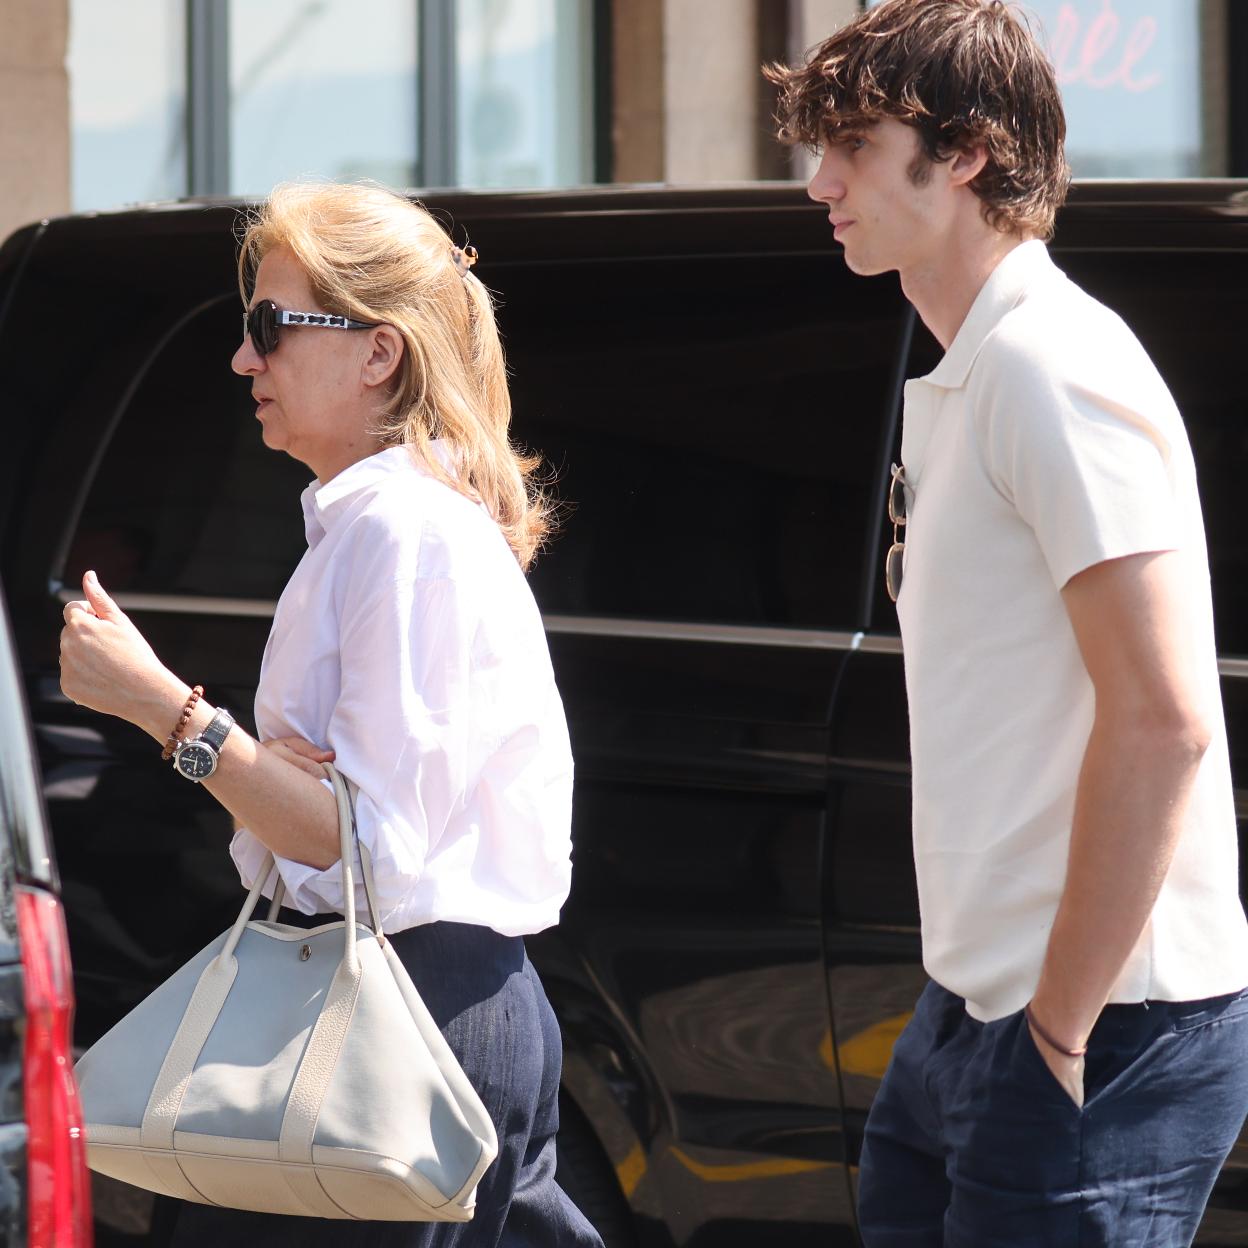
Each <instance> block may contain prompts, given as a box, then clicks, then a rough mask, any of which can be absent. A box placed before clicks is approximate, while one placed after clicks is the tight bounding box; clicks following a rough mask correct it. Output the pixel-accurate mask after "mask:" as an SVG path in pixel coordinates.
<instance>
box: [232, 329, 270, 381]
mask: <svg viewBox="0 0 1248 1248" xmlns="http://www.w3.org/2000/svg"><path fill="white" fill-rule="evenodd" d="M230 367H231V368H232V369H233V370H234V371H235V372H236V373H237V374H238V375H239V376H240V377H250V376H251V375H252V374H253V373H260V372H263V371H264V356H262V355H261V354H260V352H259V351H257V350H256V348H255V345H254V344H253V343H252V341H251V335H250V334H244V335H243V341H242V343H241V344H240V345H239V348H238V350H237V351H235V352H234V358H233V359H232V360H231V361H230Z"/></svg>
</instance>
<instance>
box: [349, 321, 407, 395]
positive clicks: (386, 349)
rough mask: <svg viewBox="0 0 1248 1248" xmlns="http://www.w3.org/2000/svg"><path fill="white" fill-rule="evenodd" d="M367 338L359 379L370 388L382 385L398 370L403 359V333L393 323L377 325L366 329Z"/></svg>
mask: <svg viewBox="0 0 1248 1248" xmlns="http://www.w3.org/2000/svg"><path fill="white" fill-rule="evenodd" d="M368 340H369V349H368V354H367V355H366V356H365V357H364V366H363V368H362V369H361V370H360V380H361V381H363V383H364V384H365V385H366V386H368V387H370V388H371V387H373V386H384V385H385V384H386V383H387V382H388V381H390V379H391V378H392V377H393V376H394V375H395V373H396V372H398V368H399V363H400V362H401V361H402V359H403V350H404V345H405V344H404V342H403V335H402V334H400V333H399V331H398V330H397V329H395V328H394V326H393V325H377V326H374V327H373V328H372V329H371V330H369V331H368Z"/></svg>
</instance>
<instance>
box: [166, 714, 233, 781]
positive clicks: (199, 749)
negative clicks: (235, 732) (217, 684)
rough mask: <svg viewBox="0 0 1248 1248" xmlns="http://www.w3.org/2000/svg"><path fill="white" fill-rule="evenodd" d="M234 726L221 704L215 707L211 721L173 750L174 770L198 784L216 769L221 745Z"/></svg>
mask: <svg viewBox="0 0 1248 1248" xmlns="http://www.w3.org/2000/svg"><path fill="white" fill-rule="evenodd" d="M233 727H234V716H233V715H231V714H230V713H229V711H227V710H226V709H225V707H223V706H219V707H218V708H217V713H216V714H215V715H214V716H213V717H212V722H211V723H210V724H209V725H208V727H207V728H205V729H204V730H203V732H201V733H200V734H199V736H197V737H193V738H192V739H191V740H190V741H183V742H181V743H180V744H179V745H178V748H177V749H176V750H174V752H173V766H174V770H175V771H176V772H177V773H178V775H180V776H185V777H186V779H188V780H193V781H194V782H195V783H196V784H198V783H199V782H200V781H201V780H207V779H208V777H209V776H210V775H212V773H213V772H214V771H216V769H217V763H218V761H219V759H220V757H221V747H222V746H223V745H224V744H225V739H226V737H228V736H229V735H230V729H231V728H233Z"/></svg>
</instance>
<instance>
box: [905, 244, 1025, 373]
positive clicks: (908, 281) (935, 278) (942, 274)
mask: <svg viewBox="0 0 1248 1248" xmlns="http://www.w3.org/2000/svg"><path fill="white" fill-rule="evenodd" d="M978 224H979V223H977V225H978ZM1026 241H1027V239H1026V238H1025V237H1023V236H1021V235H1018V234H1001V233H999V232H997V231H996V230H987V229H984V228H973V229H969V230H968V231H967V232H966V233H965V235H962V236H959V235H956V234H955V235H954V236H951V237H950V238H947V239H945V240H943V241H942V245H941V247H939V248H937V249H936V253H937V254H933V255H932V257H931V258H930V259H929V260H927V261H924V262H922V263H921V264H918V265H916V266H915V267H914V268H913V269H910V270H908V271H905V272H903V273H902V274H901V289H902V291H903V292H904V293H905V296H906V298H907V299H909V300H910V302H911V303H912V304H914V306H915V309H916V310H917V312H918V314H919V316H920V317H921V318H922V320H923V324H924V325H926V326H927V327H928V329H930V330H931V331H932V335H933V336H934V337H935V339H936V341H937V342H939V343H940V345H941V346H942V347H944V349H945V350H946V351H948V350H949V346H950V344H951V343H952V342H953V340H954V338H956V337H957V334H958V330H959V329H961V328H962V322H963V321H965V320H966V314H967V313H968V312H969V311H970V310H971V305H972V304H973V303H974V302H975V297H976V295H978V294H979V292H980V291H981V290H982V289H983V287H984V283H985V282H986V281H987V280H988V278H989V277H990V276H991V275H992V271H993V270H994V269H995V268H996V267H997V265H998V264H1000V263H1001V261H1002V260H1004V259H1005V257H1006V256H1007V255H1009V253H1010V252H1011V251H1013V250H1014V248H1015V247H1017V246H1018V245H1019V244H1020V243H1024V242H1026Z"/></svg>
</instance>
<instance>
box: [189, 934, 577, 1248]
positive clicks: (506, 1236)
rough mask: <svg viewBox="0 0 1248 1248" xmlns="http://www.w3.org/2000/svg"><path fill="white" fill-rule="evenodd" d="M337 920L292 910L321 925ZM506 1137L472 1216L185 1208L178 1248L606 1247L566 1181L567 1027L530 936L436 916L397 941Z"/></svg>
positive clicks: (500, 1139) (394, 938) (396, 947)
mask: <svg viewBox="0 0 1248 1248" xmlns="http://www.w3.org/2000/svg"><path fill="white" fill-rule="evenodd" d="M327 917H328V918H332V917H333V916H324V915H321V916H315V917H313V918H308V917H307V916H302V915H297V914H295V913H293V912H292V911H289V910H284V911H283V912H282V920H283V922H290V923H298V924H300V925H306V926H312V925H314V924H315V923H317V922H324V921H326V919H327ZM387 939H389V940H390V941H391V943H392V945H393V947H394V950H395V952H396V953H397V954H398V955H399V958H400V959H401V960H402V962H403V965H404V966H405V967H406V968H407V971H408V974H409V975H411V977H412V981H413V983H415V985H416V988H417V990H418V991H419V992H420V995H421V997H422V998H423V1000H424V1002H425V1005H426V1006H428V1008H429V1012H430V1013H431V1014H432V1015H433V1017H434V1020H435V1021H436V1022H437V1024H438V1026H439V1027H440V1028H441V1030H442V1034H443V1035H444V1036H445V1037H446V1039H447V1042H448V1043H449V1044H450V1046H451V1049H452V1051H453V1052H454V1053H455V1056H456V1057H457V1058H458V1059H459V1063H460V1065H461V1066H463V1068H464V1072H465V1073H466V1074H467V1076H468V1078H469V1080H470V1081H471V1082H472V1084H473V1086H474V1087H475V1088H476V1090H477V1092H478V1094H479V1095H480V1097H481V1099H482V1101H483V1102H484V1103H485V1108H486V1109H487V1111H488V1112H489V1114H490V1117H491V1119H492V1120H493V1122H494V1127H495V1130H496V1131H497V1133H498V1157H497V1158H496V1159H495V1161H494V1163H493V1164H492V1165H491V1166H490V1168H489V1169H488V1170H487V1171H486V1172H485V1176H484V1177H483V1178H482V1180H481V1184H480V1186H479V1187H478V1188H477V1208H476V1213H475V1214H474V1215H473V1219H472V1221H471V1222H467V1223H446V1222H339V1221H333V1220H330V1219H321V1218H296V1217H285V1216H278V1215H275V1214H264V1213H249V1212H246V1211H242V1210H236V1209H217V1208H213V1207H210V1206H206V1205H193V1204H186V1203H183V1204H180V1205H179V1206H178V1208H177V1213H176V1221H175V1223H174V1226H173V1234H172V1240H171V1242H172V1244H173V1245H174V1248H210V1246H211V1248H221V1245H223V1244H224V1245H236V1246H237V1248H244V1246H245V1248H602V1240H601V1239H600V1238H599V1237H598V1233H597V1231H595V1230H594V1228H593V1227H592V1226H591V1225H590V1224H589V1222H588V1221H586V1219H585V1217H584V1216H583V1215H582V1214H581V1212H580V1210H578V1209H577V1208H576V1206H575V1205H574V1204H573V1203H572V1202H571V1201H570V1200H569V1199H568V1197H567V1196H566V1195H565V1194H564V1192H563V1191H562V1189H561V1188H560V1187H559V1186H558V1184H557V1183H556V1182H555V1132H556V1131H557V1130H558V1129H559V1075H560V1070H561V1067H562V1060H563V1048H562V1043H561V1041H560V1036H559V1024H558V1023H557V1022H556V1020H555V1015H554V1011H553V1010H552V1009H551V1008H550V1003H549V1001H547V999H546V993H545V992H544V990H543V989H542V985H541V981H540V980H539V979H538V977H537V972H536V971H535V970H534V969H533V964H532V963H531V962H530V961H529V959H528V955H527V954H526V953H525V950H524V941H523V940H521V939H520V938H519V937H508V936H500V935H499V934H498V933H497V932H493V931H491V930H490V929H489V928H486V927H477V926H474V925H471V924H467V923H430V924H427V925H424V926H421V927H413V928H409V929H408V930H407V931H405V932H398V933H396V934H395V935H393V936H391V937H388V938H387Z"/></svg>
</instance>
